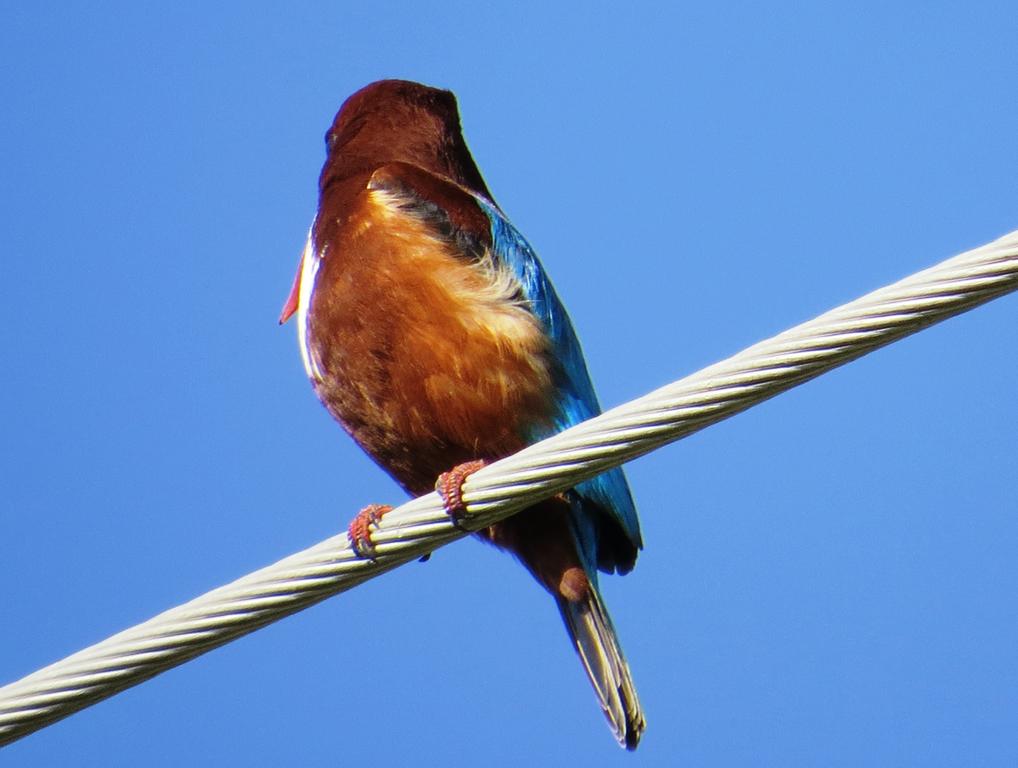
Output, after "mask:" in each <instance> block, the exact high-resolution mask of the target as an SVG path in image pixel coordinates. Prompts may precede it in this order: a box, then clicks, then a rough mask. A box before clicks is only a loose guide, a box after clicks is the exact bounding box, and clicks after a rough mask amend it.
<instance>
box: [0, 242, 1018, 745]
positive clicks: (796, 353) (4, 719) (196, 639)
mask: <svg viewBox="0 0 1018 768" xmlns="http://www.w3.org/2000/svg"><path fill="white" fill-rule="evenodd" d="M1016 289H1018V230H1016V231H1015V232H1012V233H1010V234H1008V235H1005V236H1004V237H1002V238H1000V239H999V240H996V241H994V242H992V243H989V244H987V245H984V246H982V247H980V248H976V249H974V250H971V251H967V252H966V253H963V254H961V255H959V256H955V257H954V258H952V259H948V260H947V261H944V262H942V263H941V264H939V265H937V266H935V267H931V268H930V269H926V270H923V271H921V272H917V273H916V274H914V275H912V276H910V277H907V278H905V279H903V280H901V281H899V282H897V283H894V284H892V285H889V286H887V287H885V288H881V289H879V290H876V291H873V292H872V293H869V294H867V295H865V296H863V297H862V298H859V299H857V300H855V301H852V302H850V303H848V304H844V305H842V306H841V307H838V308H836V309H833V310H831V311H829V312H826V313H825V314H823V315H820V316H819V317H817V318H815V319H813V320H810V321H808V322H806V323H803V324H801V325H798V326H796V327H795V328H792V329H790V330H788V331H785V332H784V333H781V334H778V335H777V336H775V337H773V338H771V339H768V340H767V341H762V342H760V343H758V344H755V345H753V346H751V347H749V348H747V349H745V350H743V351H742V352H740V353H738V354H737V355H735V356H733V357H730V358H728V359H727V360H724V361H722V362H720V363H716V364H714V365H711V366H709V367H707V368H704V369H703V370H701V371H699V372H698V373H694V374H693V375H691V376H687V377H686V378H684V379H681V380H679V381H677V382H674V383H672V384H669V385H667V386H664V387H662V388H660V389H658V390H656V391H654V392H651V393H650V394H648V395H645V396H644V397H641V398H639V399H637V400H633V401H631V402H629V403H626V404H624V405H621V406H618V407H617V408H613V409H611V410H609V411H606V412H605V413H603V414H602V415H600V416H598V417H596V418H594V419H590V420H589V421H586V422H584V423H583V424H579V425H577V426H575V427H572V428H571V429H568V430H566V431H564V432H562V433H560V434H558V435H555V436H553V437H551V438H549V439H547V440H544V441H542V442H540V443H537V444H535V445H533V446H530V447H529V448H526V449H525V450H523V451H521V452H519V453H517V454H515V455H513V456H510V457H508V458H506V459H503V460H501V461H499V462H496V463H494V464H491V465H489V466H487V467H485V468H484V469H482V470H480V471H478V472H476V473H475V474H473V475H470V476H469V477H468V478H467V480H466V482H465V483H464V486H463V499H464V501H465V502H466V506H467V517H466V518H465V520H463V521H461V525H463V526H464V528H469V529H470V530H477V529H479V528H483V527H485V526H487V525H490V524H491V523H492V522H495V521H497V520H500V519H502V518H505V517H508V516H509V515H511V514H512V513H513V512H516V511H519V510H520V509H522V508H524V507H527V506H530V505H531V504H533V503H535V502H537V501H539V500H540V499H542V498H546V497H548V496H551V495H553V494H555V493H557V492H559V491H561V490H564V489H566V488H570V487H572V486H574V485H576V484H577V483H578V482H580V481H581V480H584V479H586V478H588V477H592V476H593V475H596V474H597V473H599V472H602V471H604V470H606V469H608V468H610V467H613V466H617V465H619V464H621V463H622V462H624V461H628V460H630V459H633V458H635V457H637V456H640V455H642V454H645V453H647V452H649V451H652V450H654V449H655V448H657V447H659V446H661V445H663V444H665V443H669V442H673V441H675V440H678V439H680V438H682V437H685V436H687V435H689V434H691V433H693V432H696V431H698V430H700V429H703V428H704V427H706V426H709V425H710V424H714V423H716V422H718V421H721V420H722V419H725V418H728V417H729V416H732V415H734V414H736V413H739V412H740V411H743V410H745V409H747V408H749V407H751V406H752V405H755V404H757V403H760V402H762V401H764V400H766V399H768V398H770V397H773V396H774V395H776V394H778V393H779V392H783V391H785V390H787V389H790V388H791V387H794V386H796V385H797V384H801V383H803V382H805V381H808V380H809V379H812V378H814V377H816V376H819V375H820V374H822V373H824V372H826V371H829V370H830V369H832V368H835V367H837V366H839V365H842V364H844V363H847V362H849V361H850V360H853V359H855V358H857V357H860V356H861V355H864V354H866V353H867V352H870V351H872V350H874V349H876V348H878V347H881V346H884V345H885V344H889V343H891V342H893V341H896V340H897V339H900V338H902V337H904V336H907V335H909V334H911V333H915V332H916V331H918V330H920V329H922V328H925V327H927V326H929V325H932V324H933V323H936V322H938V321H940V320H944V319H946V318H948V317H951V316H952V315H956V314H958V313H960V312H964V311H965V310H968V309H971V308H973V307H975V306H978V305H979V304H982V303H984V302H987V301H989V300H990V299H993V298H996V297H997V296H1001V295H1003V294H1005V293H1008V292H1010V291H1014V290H1016ZM464 535H466V532H465V530H463V529H461V528H457V527H456V526H455V525H454V524H453V523H452V521H451V520H450V519H449V517H448V516H447V515H446V513H445V511H444V509H443V506H442V502H441V500H440V499H439V497H438V495H437V494H435V493H430V494H428V495H426V496H422V497H420V498H418V499H414V500H412V501H410V502H408V503H406V504H404V505H402V506H400V507H397V508H396V509H394V510H393V511H392V512H390V513H388V514H387V515H386V516H385V517H383V518H382V519H381V521H380V522H379V523H378V524H377V526H376V527H375V528H374V529H373V532H372V540H373V542H374V544H375V556H374V558H373V559H365V558H361V557H358V556H357V555H356V553H355V552H354V551H353V549H352V548H351V546H350V542H349V540H348V537H347V535H346V533H343V534H340V535H338V536H333V537H331V538H329V539H326V540H325V541H323V542H321V543H319V544H317V545H315V546H313V547H311V548H309V549H306V550H304V551H302V552H298V553H297V554H294V555H291V556H290V557H287V558H284V559H283V560H280V561H279V562H277V563H275V564H273V565H270V566H268V567H266V568H262V569H261V570H258V571H255V572H254V573H251V574H249V575H247V576H244V577H243V578H240V579H238V580H236V581H234V582H233V583H231V584H227V585H226V586H223V587H220V588H218V589H214V590H212V591H211V592H208V593H206V594H204V595H202V596H200V597H197V598H195V599H194V600H191V601H190V602H188V603H185V604H183V605H181V606H178V607H176V608H172V609H170V610H168V611H165V612H163V613H161V614H159V615H157V616H155V617H154V618H152V619H149V620H148V621H146V622H144V623H142V624H138V625H136V626H134V627H132V628H130V629H127V630H124V631H123V632H120V633H118V634H116V635H113V636H112V637H109V638H107V639H106V640H103V641H102V642H100V643H97V644H95V645H93V646H91V647H89V648H85V649H84V650H82V651H79V652H78V653H75V654H73V655H71V656H68V657H67V658H65V659H62V660H60V661H57V662H55V663H53V664H51V665H49V666H47V667H44V668H43V669H40V670H38V671H37V672H34V673H32V674H30V675H28V676H27V677H24V678H22V679H21V680H18V681H16V682H13V683H10V684H9V685H6V686H4V687H3V688H0V746H2V745H4V744H7V743H10V742H12V741H14V740H16V739H18V738H20V737H22V736H25V735H27V734H29V733H32V732H33V731H36V730H38V729H40V728H42V727H44V726H46V725H48V724H49V723H52V722H54V721H56V720H59V719H61V718H64V717H67V716H68V715H70V714H72V713H73V712H76V711H78V710H80V709H83V708H85V707H87V706H89V705H90V704H93V703H95V702H97V701H100V700H102V699H105V698H108V697H110V696H112V695H114V694H115V693H117V692H118V691H121V690H123V689H125V688H128V687H130V686H132V685H137V684H138V683H140V682H142V681H143V680H147V679H148V678H150V677H152V676H154V675H156V674H159V673H160V672H163V671H165V670H167V669H169V668H171V667H174V666H176V665H178V664H182V663H183V662H185V661H187V660H188V659H191V658H194V657H195V656H198V655H200V654H202V653H205V652H206V651H209V650H211V649H212V648H215V647H217V646H220V645H223V644H225V643H227V642H229V641H230V640H233V639H234V638H236V637H240V636H242V635H245V634H247V633H249V632H252V631H254V630H256V629H258V628H259V627H262V626H264V625H266V624H269V623H271V622H273V621H276V620H278V619H280V618H282V617H284V616H287V615H289V614H291V613H295V612H297V611H299V610H302V609H304V608H307V607H308V606H311V605H313V604H315V603H317V602H319V601H321V600H324V599H325V598H327V597H330V596H332V595H334V594H337V593H339V592H343V591H345V590H347V589H351V588H353V587H355V586H357V585H358V584H360V583H361V582H363V581H366V580H367V579H370V578H373V577H374V576H378V575H379V574H381V573H384V572H385V571H388V570H390V569H392V568H395V567H397V566H399V565H401V564H403V563H405V562H408V561H410V560H413V559H415V558H418V557H420V556H421V555H424V554H425V553H427V552H430V551H432V550H434V549H436V548H438V547H440V546H442V545H444V544H447V543H449V542H450V541H453V540H455V539H458V538H461V537H462V536H464Z"/></svg>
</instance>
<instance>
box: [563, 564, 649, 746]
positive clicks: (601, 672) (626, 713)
mask: <svg viewBox="0 0 1018 768" xmlns="http://www.w3.org/2000/svg"><path fill="white" fill-rule="evenodd" d="M558 607H559V611H560V612H561V613H562V619H563V620H564V621H565V624H566V629H567V630H568V631H569V637H570V638H571V639H572V641H573V645H574V646H575V647H576V652H577V653H578V654H579V656H580V660H581V661H582V662H583V667H584V669H586V670H587V677H589V678H590V682H591V683H592V684H593V686H594V692H595V693H596V694H597V698H598V699H599V700H600V702H601V709H602V710H603V711H604V714H605V717H607V718H608V722H609V724H610V725H611V729H612V731H613V732H614V733H615V738H616V739H617V740H618V742H619V744H621V745H622V746H624V747H625V748H626V749H636V745H637V744H638V743H639V742H640V736H642V735H643V730H644V728H645V727H646V720H645V719H644V716H643V709H642V707H640V700H639V699H638V698H637V696H636V687H635V686H634V685H633V678H632V675H631V674H630V672H629V665H628V664H627V663H626V657H625V656H623V655H622V647H621V646H620V645H619V639H618V637H617V636H616V634H615V627H614V626H612V620H611V617H610V616H609V615H608V611H607V610H606V609H605V607H604V602H603V601H602V600H601V595H600V594H599V593H598V589H597V585H596V584H595V583H593V582H592V583H591V584H590V588H589V589H587V590H586V597H585V598H583V599H581V600H577V601H571V600H567V599H565V598H564V597H558Z"/></svg>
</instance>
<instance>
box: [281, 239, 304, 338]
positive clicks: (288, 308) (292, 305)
mask: <svg viewBox="0 0 1018 768" xmlns="http://www.w3.org/2000/svg"><path fill="white" fill-rule="evenodd" d="M303 270H304V252H303V251H301V256H300V261H299V262H297V274H296V275H294V276H293V286H292V287H291V288H290V295H289V296H287V297H286V303H285V304H284V305H283V311H282V312H281V313H280V314H279V324H280V325H282V324H283V323H285V322H286V321H287V320H289V319H290V318H291V317H293V313H294V312H296V311H297V306H298V305H299V304H300V274H301V272H302V271H303Z"/></svg>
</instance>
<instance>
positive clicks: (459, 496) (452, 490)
mask: <svg viewBox="0 0 1018 768" xmlns="http://www.w3.org/2000/svg"><path fill="white" fill-rule="evenodd" d="M487 463H488V462H486V461H484V460H482V459H477V460H475V461H465V462H463V463H462V464H457V465H456V466H455V467H453V468H452V469H450V470H449V471H448V472H443V473H442V474H440V475H439V476H438V480H436V481H435V490H436V491H438V495H439V496H441V497H442V504H443V505H444V506H445V512H446V514H447V515H449V518H450V519H451V520H452V522H453V525H455V526H456V527H457V528H461V529H462V527H463V526H461V525H460V521H461V520H462V519H463V518H464V517H466V514H467V505H466V504H464V503H463V483H464V481H465V480H466V479H467V477H469V476H470V475H472V474H473V473H474V472H476V471H477V470H479V469H481V468H482V467H484V466H485V465H487Z"/></svg>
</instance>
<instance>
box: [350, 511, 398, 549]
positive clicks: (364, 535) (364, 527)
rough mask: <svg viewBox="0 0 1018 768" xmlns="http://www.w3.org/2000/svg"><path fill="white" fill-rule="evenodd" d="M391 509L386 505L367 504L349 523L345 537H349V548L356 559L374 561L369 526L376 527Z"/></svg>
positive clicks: (373, 547) (373, 545)
mask: <svg viewBox="0 0 1018 768" xmlns="http://www.w3.org/2000/svg"><path fill="white" fill-rule="evenodd" d="M391 511H392V507H391V506H390V505H388V504H368V506H366V507H364V509H362V510H361V511H360V512H358V513H357V515H356V516H355V517H354V519H353V520H352V521H351V522H350V527H349V528H348V529H347V536H349V537H350V546H351V547H353V551H354V553H355V554H356V555H357V556H358V557H363V558H365V559H367V560H374V559H375V544H374V542H373V541H371V526H372V525H375V526H377V525H378V522H379V521H380V520H381V519H382V516H383V515H385V514H386V513H387V512H391Z"/></svg>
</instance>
